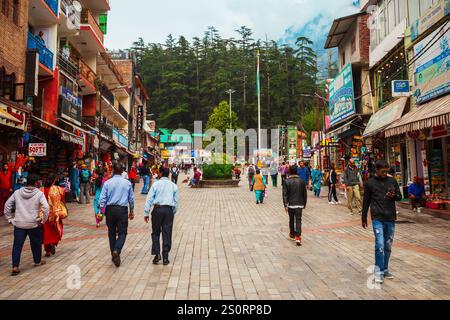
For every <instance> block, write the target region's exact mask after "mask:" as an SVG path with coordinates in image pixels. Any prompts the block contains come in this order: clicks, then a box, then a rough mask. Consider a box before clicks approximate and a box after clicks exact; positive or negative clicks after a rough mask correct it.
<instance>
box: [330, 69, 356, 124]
mask: <svg viewBox="0 0 450 320" xmlns="http://www.w3.org/2000/svg"><path fill="white" fill-rule="evenodd" d="M329 88H330V89H329V90H330V126H331V127H332V126H333V125H335V124H336V123H338V122H340V121H342V120H344V119H346V118H348V117H350V116H351V115H353V114H355V113H356V107H355V95H354V89H353V73H352V65H351V64H347V65H346V66H345V67H344V69H342V71H341V72H340V73H339V75H338V76H337V77H336V78H335V79H334V80H333V81H332V82H331V83H330V86H329Z"/></svg>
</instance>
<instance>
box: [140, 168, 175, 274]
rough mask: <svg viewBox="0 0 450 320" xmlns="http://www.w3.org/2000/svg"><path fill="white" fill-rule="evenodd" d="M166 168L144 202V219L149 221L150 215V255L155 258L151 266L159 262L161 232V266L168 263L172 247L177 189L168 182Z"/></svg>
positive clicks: (167, 170) (162, 170)
mask: <svg viewBox="0 0 450 320" xmlns="http://www.w3.org/2000/svg"><path fill="white" fill-rule="evenodd" d="M169 174H170V171H169V169H168V168H162V169H161V175H162V177H161V179H160V180H158V181H156V182H155V183H154V184H153V185H152V187H151V188H150V193H149V195H148V197H147V201H146V202H145V208H144V219H145V222H146V223H149V221H150V211H151V209H152V207H153V210H152V211H151V215H152V255H154V256H155V258H154V259H153V264H158V263H159V262H160V261H161V245H160V236H161V232H162V241H163V250H162V258H163V264H164V265H165V266H166V265H168V264H169V263H170V261H169V253H170V249H171V247H172V230H173V220H174V218H175V214H176V212H177V209H178V187H177V185H176V184H175V183H173V182H171V181H170V180H169Z"/></svg>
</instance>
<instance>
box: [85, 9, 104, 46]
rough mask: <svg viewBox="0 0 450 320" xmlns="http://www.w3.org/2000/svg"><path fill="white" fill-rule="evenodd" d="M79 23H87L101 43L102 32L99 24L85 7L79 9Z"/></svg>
mask: <svg viewBox="0 0 450 320" xmlns="http://www.w3.org/2000/svg"><path fill="white" fill-rule="evenodd" d="M81 23H82V24H89V25H90V26H91V28H92V29H93V30H94V33H95V34H96V35H97V37H98V38H99V39H100V41H101V43H103V38H104V36H103V32H102V30H101V29H100V26H99V25H98V23H97V21H96V20H95V18H94V16H93V15H92V13H91V11H89V10H87V9H83V11H81Z"/></svg>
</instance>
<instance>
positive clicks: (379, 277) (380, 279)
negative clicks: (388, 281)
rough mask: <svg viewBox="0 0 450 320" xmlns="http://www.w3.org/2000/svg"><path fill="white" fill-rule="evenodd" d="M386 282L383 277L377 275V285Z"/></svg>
mask: <svg viewBox="0 0 450 320" xmlns="http://www.w3.org/2000/svg"><path fill="white" fill-rule="evenodd" d="M383 282H384V280H383V276H381V275H375V283H377V284H382V283H383Z"/></svg>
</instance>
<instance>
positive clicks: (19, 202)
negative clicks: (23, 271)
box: [4, 175, 49, 276]
mask: <svg viewBox="0 0 450 320" xmlns="http://www.w3.org/2000/svg"><path fill="white" fill-rule="evenodd" d="M37 180H38V177H37V176H36V175H30V176H29V177H28V181H27V186H26V187H24V188H21V189H19V190H17V191H16V192H14V194H13V195H12V196H11V197H10V198H9V199H8V201H6V203H5V212H4V213H5V218H6V219H7V220H8V222H9V223H10V224H12V225H13V226H14V244H13V252H12V264H13V270H12V273H11V275H12V276H16V275H18V274H19V273H20V270H19V264H20V256H21V254H22V248H23V245H24V243H25V240H26V238H27V236H28V237H29V238H30V245H31V251H32V253H33V260H34V265H35V266H36V267H37V266H41V265H44V264H45V261H43V260H42V228H41V225H42V224H44V223H45V222H46V221H47V219H48V214H49V205H48V202H47V200H46V199H45V195H44V193H43V192H41V191H40V190H39V189H37V188H36V187H35V186H36V183H37ZM13 208H15V210H14V213H13ZM41 209H42V216H41V215H40V210H41Z"/></svg>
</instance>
